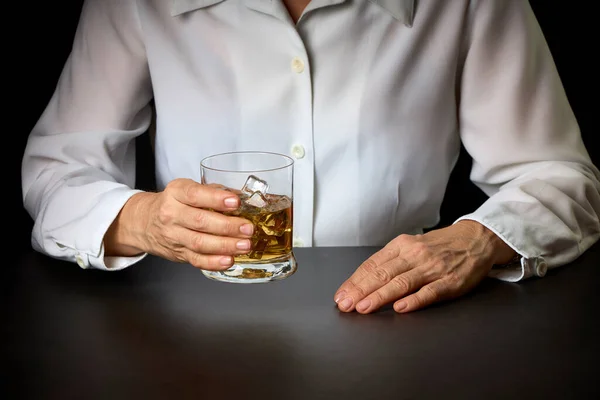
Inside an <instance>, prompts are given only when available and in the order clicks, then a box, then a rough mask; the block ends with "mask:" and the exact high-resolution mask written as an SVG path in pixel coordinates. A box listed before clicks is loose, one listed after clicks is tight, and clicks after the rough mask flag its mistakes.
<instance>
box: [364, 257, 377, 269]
mask: <svg viewBox="0 0 600 400" xmlns="http://www.w3.org/2000/svg"><path fill="white" fill-rule="evenodd" d="M363 268H364V269H365V271H366V272H367V273H371V272H373V271H375V270H376V269H377V263H376V262H375V261H373V260H372V259H370V258H369V259H368V260H366V261H365V262H364V263H363Z"/></svg>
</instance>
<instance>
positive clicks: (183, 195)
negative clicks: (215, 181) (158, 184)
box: [165, 179, 240, 211]
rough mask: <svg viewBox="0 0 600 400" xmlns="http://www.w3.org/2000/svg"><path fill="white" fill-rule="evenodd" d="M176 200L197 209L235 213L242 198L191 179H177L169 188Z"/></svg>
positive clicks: (228, 191) (217, 187)
mask: <svg viewBox="0 0 600 400" xmlns="http://www.w3.org/2000/svg"><path fill="white" fill-rule="evenodd" d="M165 190H168V191H169V192H170V193H171V195H172V196H173V197H174V198H175V200H177V201H179V202H180V203H183V204H187V205H188V206H192V207H197V208H211V209H213V210H217V211H233V210H236V209H237V208H238V207H239V206H240V198H239V196H238V195H236V194H235V193H233V192H232V191H230V190H225V189H223V188H221V187H219V186H217V185H202V184H200V183H198V182H196V181H193V180H191V179H177V180H174V181H172V182H170V183H169V185H167V188H166V189H165Z"/></svg>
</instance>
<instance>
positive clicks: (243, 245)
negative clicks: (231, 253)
mask: <svg viewBox="0 0 600 400" xmlns="http://www.w3.org/2000/svg"><path fill="white" fill-rule="evenodd" d="M235 247H237V248H238V249H239V250H250V241H249V240H240V241H239V242H237V243H236V244H235Z"/></svg>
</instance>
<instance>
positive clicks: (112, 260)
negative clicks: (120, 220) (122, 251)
mask: <svg viewBox="0 0 600 400" xmlns="http://www.w3.org/2000/svg"><path fill="white" fill-rule="evenodd" d="M147 255H148V253H143V254H140V255H138V256H134V257H112V256H105V255H104V245H102V248H101V249H100V254H99V255H98V257H89V263H90V266H91V267H92V268H96V269H101V270H104V271H119V270H122V269H125V268H127V267H129V266H132V265H133V264H135V263H138V262H140V261H141V260H143V259H144V258H145V257H146V256H147Z"/></svg>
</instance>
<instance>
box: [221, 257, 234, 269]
mask: <svg viewBox="0 0 600 400" xmlns="http://www.w3.org/2000/svg"><path fill="white" fill-rule="evenodd" d="M219 264H221V265H222V266H224V267H227V266H230V265H231V264H233V258H231V257H221V259H220V260H219Z"/></svg>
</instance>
